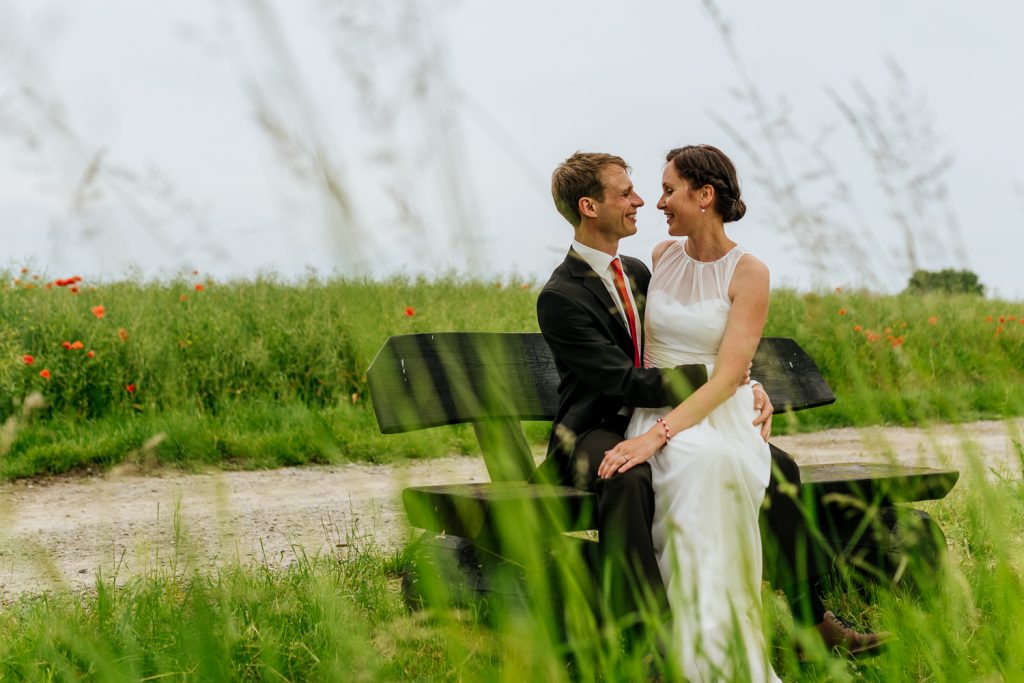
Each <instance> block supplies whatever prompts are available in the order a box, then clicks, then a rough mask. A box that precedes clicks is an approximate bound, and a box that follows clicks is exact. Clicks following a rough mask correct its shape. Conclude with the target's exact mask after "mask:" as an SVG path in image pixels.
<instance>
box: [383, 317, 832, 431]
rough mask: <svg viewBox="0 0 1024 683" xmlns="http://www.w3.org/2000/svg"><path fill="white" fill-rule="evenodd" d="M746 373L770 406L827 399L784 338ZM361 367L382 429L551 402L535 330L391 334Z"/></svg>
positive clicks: (544, 416)
mask: <svg viewBox="0 0 1024 683" xmlns="http://www.w3.org/2000/svg"><path fill="white" fill-rule="evenodd" d="M751 373H752V376H753V377H754V378H756V379H758V380H759V381H761V382H762V383H763V384H764V387H765V391H767V392H768V395H769V396H770V397H771V399H772V403H774V404H775V407H776V412H777V413H782V412H783V411H784V410H803V409H806V408H813V407H816V406H821V405H826V404H829V403H832V402H833V401H835V396H834V395H833V394H832V391H831V390H830V389H829V387H828V384H827V383H826V382H825V380H824V378H823V377H822V376H821V372H820V371H819V370H818V367H817V365H815V364H814V361H812V360H811V359H810V357H808V356H807V354H806V353H804V351H803V349H801V348H800V346H799V345H798V344H797V343H796V342H794V341H793V340H791V339H783V338H778V337H766V338H764V339H762V340H761V344H760V346H759V347H758V351H757V354H756V355H755V357H754V367H753V369H752V371H751ZM366 375H367V380H368V382H369V385H370V396H371V399H372V400H373V407H374V411H375V412H376V415H377V423H378V425H379V426H380V430H381V431H382V432H383V433H385V434H393V433H396V432H404V431H412V430H416V429H424V428H426V427H436V426H439V425H447V424H458V423H463V422H476V421H480V420H484V419H486V418H490V417H496V418H513V419H517V420H544V421H547V420H551V419H552V418H553V417H554V415H555V410H556V408H557V405H558V403H557V401H558V397H557V389H558V383H559V378H558V372H557V370H556V369H555V364H554V359H553V358H552V356H551V350H550V349H549V348H548V346H547V344H546V343H545V342H544V338H543V337H542V336H541V335H540V334H536V333H533V334H528V333H514V334H503V333H480V332H446V333H438V334H413V335H402V336H396V337H391V338H390V339H388V340H387V342H386V343H385V344H384V346H383V347H381V349H380V351H379V352H378V353H377V357H376V358H374V360H373V363H371V365H370V368H369V370H367V373H366Z"/></svg>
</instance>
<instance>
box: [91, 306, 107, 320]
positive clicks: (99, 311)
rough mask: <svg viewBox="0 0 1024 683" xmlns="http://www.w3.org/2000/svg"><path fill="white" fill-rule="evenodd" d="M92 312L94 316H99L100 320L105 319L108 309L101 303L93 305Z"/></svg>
mask: <svg viewBox="0 0 1024 683" xmlns="http://www.w3.org/2000/svg"><path fill="white" fill-rule="evenodd" d="M92 314H93V315H94V316H96V317H97V318H99V319H100V320H103V316H104V315H106V314H107V309H105V308H103V306H102V305H100V306H93V307H92Z"/></svg>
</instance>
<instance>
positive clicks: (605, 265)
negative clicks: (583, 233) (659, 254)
mask: <svg viewBox="0 0 1024 683" xmlns="http://www.w3.org/2000/svg"><path fill="white" fill-rule="evenodd" d="M572 248H573V251H575V252H576V253H577V254H579V255H580V258H582V259H583V260H584V261H586V262H587V265H588V266H590V267H591V268H592V269H593V270H594V272H595V273H597V276H598V277H599V278H601V282H603V283H604V286H605V289H607V290H608V294H609V295H611V297H612V301H614V302H615V305H616V306H617V307H618V309H619V315H621V316H622V322H623V323H624V324H625V325H626V329H627V330H628V329H629V318H627V317H626V309H625V308H623V306H622V297H620V296H619V290H618V288H617V287H616V286H615V270H614V269H613V268H612V259H613V258H618V259H619V265H620V266H623V268H622V274H623V276H624V279H625V281H626V296H628V297H629V305H630V306H631V307H632V308H633V317H634V320H635V322H636V336H637V339H636V347H637V348H638V349H639V348H640V347H641V345H640V340H641V339H642V338H643V331H642V330H643V324H642V321H641V320H640V309H639V308H637V306H636V301H635V300H634V299H633V288H632V287H630V286H629V272H627V271H626V269H625V264H623V263H622V259H621V258H619V255H618V254H616V255H615V256H609V255H608V254H606V253H604V252H603V251H598V250H597V249H594V248H593V247H588V246H587V245H585V244H582V243H580V242H578V241H576V240H573V241H572Z"/></svg>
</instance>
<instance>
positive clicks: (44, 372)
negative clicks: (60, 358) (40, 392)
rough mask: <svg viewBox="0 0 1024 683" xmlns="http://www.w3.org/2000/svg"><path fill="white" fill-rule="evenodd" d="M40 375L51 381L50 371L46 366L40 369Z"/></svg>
mask: <svg viewBox="0 0 1024 683" xmlns="http://www.w3.org/2000/svg"><path fill="white" fill-rule="evenodd" d="M39 376H40V377H42V378H43V379H45V380H46V381H47V382H49V381H50V371H49V370H47V369H46V368H43V369H42V370H40V371H39Z"/></svg>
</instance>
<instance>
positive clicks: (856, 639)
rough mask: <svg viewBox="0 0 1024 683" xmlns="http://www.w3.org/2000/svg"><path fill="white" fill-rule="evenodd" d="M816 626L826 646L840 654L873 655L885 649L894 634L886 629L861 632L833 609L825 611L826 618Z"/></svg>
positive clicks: (854, 655)
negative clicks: (838, 615) (876, 631)
mask: <svg viewBox="0 0 1024 683" xmlns="http://www.w3.org/2000/svg"><path fill="white" fill-rule="evenodd" d="M815 628H817V629H818V633H819V634H821V639H822V640H823V641H824V642H825V647H827V648H828V649H829V650H832V651H834V652H838V653H840V654H844V655H849V656H851V657H872V656H874V655H877V654H879V653H881V652H882V650H884V649H885V644H886V643H887V642H889V641H890V640H892V638H893V634H891V633H886V632H884V631H882V632H879V633H861V632H860V631H858V630H857V629H855V628H854V627H853V624H851V623H850V622H848V621H846V620H845V619H843V618H842V617H837V616H836V615H835V614H833V613H832V612H831V611H829V612H825V615H824V618H823V619H822V620H821V623H819V624H818V625H817V626H816V627H815Z"/></svg>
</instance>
